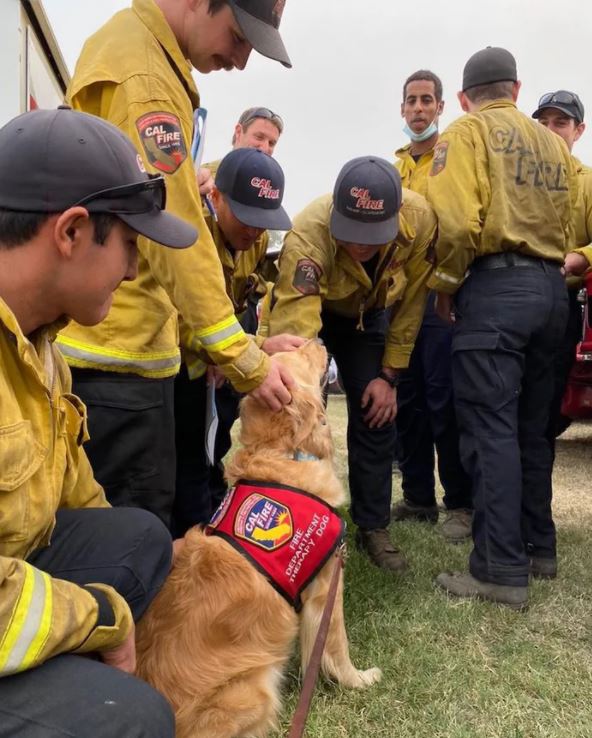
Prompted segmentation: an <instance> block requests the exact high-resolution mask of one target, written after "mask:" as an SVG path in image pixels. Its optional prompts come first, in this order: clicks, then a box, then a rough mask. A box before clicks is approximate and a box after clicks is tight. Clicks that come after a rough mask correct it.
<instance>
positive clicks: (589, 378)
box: [561, 273, 592, 420]
mask: <svg viewBox="0 0 592 738" xmlns="http://www.w3.org/2000/svg"><path fill="white" fill-rule="evenodd" d="M581 295H582V296H583V300H582V301H583V304H584V315H583V328H582V340H581V341H580V343H578V345H577V348H576V361H575V363H574V365H573V367H572V370H571V373H570V375H569V380H568V383H567V388H566V390H565V395H564V396H563V404H562V406H561V413H562V415H565V416H567V417H568V418H572V419H573V420H578V419H583V418H588V419H589V418H592V273H591V274H587V275H586V277H585V279H584V288H583V290H582V292H581Z"/></svg>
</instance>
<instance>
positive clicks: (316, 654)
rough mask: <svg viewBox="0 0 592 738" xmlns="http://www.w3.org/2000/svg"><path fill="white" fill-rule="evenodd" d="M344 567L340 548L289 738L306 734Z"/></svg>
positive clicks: (298, 737)
mask: <svg viewBox="0 0 592 738" xmlns="http://www.w3.org/2000/svg"><path fill="white" fill-rule="evenodd" d="M343 566H344V563H343V552H342V548H339V549H337V553H336V554H335V566H334V567H333V574H332V576H331V582H330V584H329V591H328V593H327V600H326V602H325V607H324V608H323V614H322V615H321V622H320V623H319V629H318V631H317V636H316V638H315V642H314V646H313V648H312V653H311V655H310V661H309V663H308V668H307V669H306V674H305V675H304V680H303V682H302V691H301V692H300V698H299V700H298V704H297V705H296V710H295V711H294V717H293V718H292V725H291V727H290V732H289V733H288V738H302V735H303V734H304V728H305V727H306V720H307V718H308V713H309V712H310V703H311V702H312V695H313V693H314V688H315V684H316V683H317V678H318V676H319V669H320V667H321V658H322V656H323V650H324V648H325V643H326V641H327V633H328V632H329V623H330V622H331V614H332V612H333V607H334V605H335V597H336V596H337V586H338V584H339V575H340V573H341V570H342V569H343Z"/></svg>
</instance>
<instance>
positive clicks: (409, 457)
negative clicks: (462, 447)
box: [396, 295, 472, 510]
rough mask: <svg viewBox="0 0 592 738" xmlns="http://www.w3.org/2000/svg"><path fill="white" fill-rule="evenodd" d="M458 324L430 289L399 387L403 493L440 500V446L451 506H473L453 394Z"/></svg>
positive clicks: (420, 501)
mask: <svg viewBox="0 0 592 738" xmlns="http://www.w3.org/2000/svg"><path fill="white" fill-rule="evenodd" d="M451 365H452V326H451V325H450V324H449V323H447V322H445V321H443V320H442V319H441V318H439V317H438V316H437V315H436V312H435V310H434V296H433V295H430V298H429V301H428V305H427V308H426V314H425V317H424V320H423V322H422V326H421V329H420V331H419V334H418V336H417V340H416V341H415V348H414V349H413V353H412V354H411V360H410V362H409V369H408V370H407V371H406V372H404V374H403V375H402V376H401V381H400V384H399V387H398V390H397V405H398V410H397V421H396V424H397V442H398V459H399V468H400V469H401V474H402V477H403V481H402V487H403V497H404V498H405V500H407V501H408V502H410V503H412V504H414V505H421V506H423V507H430V506H433V505H435V504H436V494H435V478H434V465H435V454H434V446H435V448H436V451H437V452H438V474H439V476H440V481H441V483H442V487H443V488H444V504H445V505H446V507H447V508H448V509H449V510H453V509H458V508H470V507H472V501H471V482H470V479H469V477H468V475H467V473H466V472H465V470H464V469H463V466H462V464H461V461H460V452H459V439H458V427H457V423H456V414H455V411H454V403H453V398H452V371H451Z"/></svg>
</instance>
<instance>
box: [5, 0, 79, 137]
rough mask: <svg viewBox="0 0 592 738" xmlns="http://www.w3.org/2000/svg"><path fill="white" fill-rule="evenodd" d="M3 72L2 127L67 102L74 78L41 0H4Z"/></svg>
mask: <svg viewBox="0 0 592 738" xmlns="http://www.w3.org/2000/svg"><path fill="white" fill-rule="evenodd" d="M0 70H1V71H0V75H1V79H2V84H1V85H0V87H1V89H2V94H0V125H4V123H6V122H7V121H9V120H10V119H11V118H14V117H15V116H16V115H19V114H20V113H24V112H26V111H27V110H33V109H35V108H55V107H57V106H58V105H60V104H61V103H62V102H63V100H64V94H65V92H66V87H67V86H68V82H69V80H70V75H69V73H68V68H67V66H66V63H65V61H64V58H63V57H62V54H61V52H60V49H59V46H58V43H57V41H56V38H55V36H54V34H53V31H52V30H51V26H50V24H49V21H48V19H47V15H46V13H45V11H44V9H43V5H42V3H41V0H1V2H0Z"/></svg>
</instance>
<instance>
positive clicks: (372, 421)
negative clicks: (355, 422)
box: [362, 377, 397, 428]
mask: <svg viewBox="0 0 592 738" xmlns="http://www.w3.org/2000/svg"><path fill="white" fill-rule="evenodd" d="M368 406H369V409H368V412H367V413H366V415H364V421H365V422H366V423H368V427H369V428H382V426H383V425H386V424H387V423H392V422H393V420H394V419H395V417H396V415H397V390H396V389H395V387H391V385H390V384H389V383H388V382H387V381H385V380H384V379H381V378H380V377H376V379H373V380H372V381H371V382H370V383H369V384H368V385H367V386H366V389H365V390H364V394H363V395H362V408H366V407H368Z"/></svg>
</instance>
